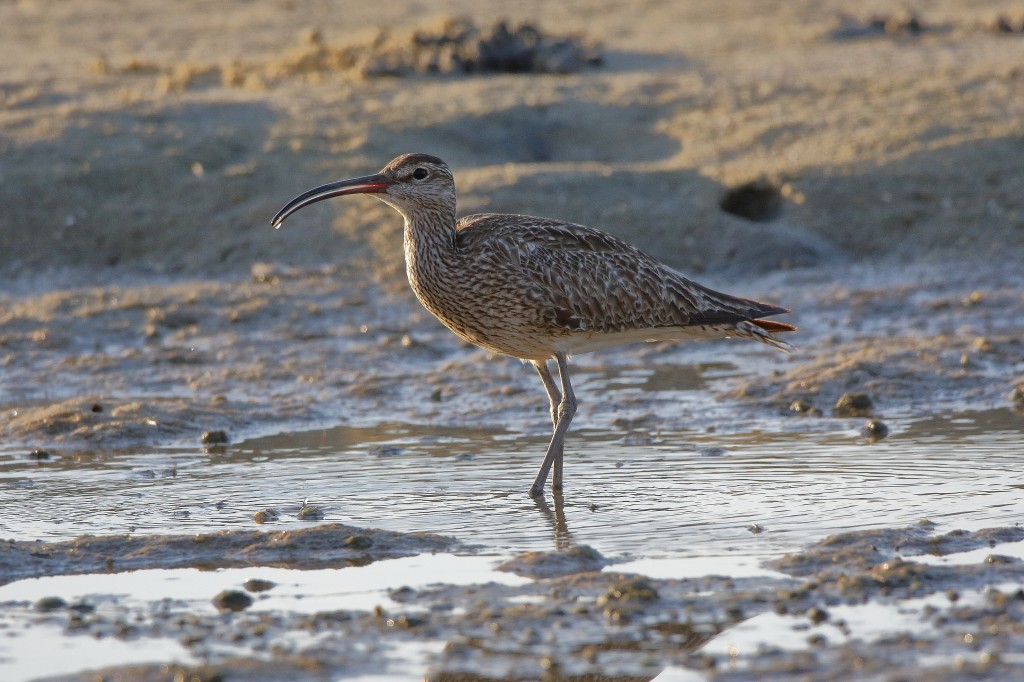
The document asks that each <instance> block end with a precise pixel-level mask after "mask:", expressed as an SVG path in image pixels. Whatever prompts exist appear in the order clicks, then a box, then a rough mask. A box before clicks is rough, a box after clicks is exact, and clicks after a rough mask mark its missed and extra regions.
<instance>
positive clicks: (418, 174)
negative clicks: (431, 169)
mask: <svg viewBox="0 0 1024 682" xmlns="http://www.w3.org/2000/svg"><path fill="white" fill-rule="evenodd" d="M412 177H414V178H415V179H417V180H422V179H423V178H425V177H427V169H426V168H417V169H416V170H414V171H413V172H412Z"/></svg>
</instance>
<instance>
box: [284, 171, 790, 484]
mask: <svg viewBox="0 0 1024 682" xmlns="http://www.w3.org/2000/svg"><path fill="white" fill-rule="evenodd" d="M345 194H372V195H373V196H374V197H376V198H378V199H380V200H381V201H383V202H384V203H386V204H388V205H389V206H391V207H392V208H394V209H395V210H397V211H398V212H399V213H401V214H402V216H403V217H404V218H405V263H406V272H407V274H408V276H409V284H410V285H412V290H413V292H414V293H415V294H416V298H417V299H419V301H420V303H422V304H423V306H424V307H425V308H426V309H427V310H429V311H430V312H431V313H433V314H434V315H435V316H436V317H437V318H438V319H439V320H440V321H441V322H442V323H444V325H445V326H446V327H448V328H449V329H451V330H452V331H453V332H455V333H456V334H457V335H458V336H460V337H461V338H463V339H465V340H466V341H469V342H470V343H473V344H476V345H477V346H480V347H482V348H485V349H487V350H489V351H492V352H494V353H499V354H502V355H509V356H512V357H515V358H520V359H522V360H524V361H528V362H530V363H532V364H533V366H534V367H535V368H536V369H537V373H538V374H539V375H540V379H541V382H543V384H544V389H545V390H546V391H547V394H548V401H549V403H550V410H551V422H552V424H553V426H554V431H553V433H552V435H551V441H550V443H549V444H548V447H547V452H546V453H545V456H544V462H543V463H542V464H541V467H540V471H539V472H538V473H537V478H536V480H535V481H534V483H533V486H532V487H531V488H530V494H531V495H534V496H537V495H542V494H543V492H544V483H545V481H546V480H547V477H548V472H549V471H551V469H552V466H553V467H554V470H553V472H552V474H551V488H552V490H561V488H562V452H563V448H564V442H565V434H566V432H567V431H568V430H569V424H570V422H572V418H573V415H574V414H576V396H575V394H574V393H573V390H572V384H571V382H570V381H569V356H571V355H574V354H578V353H589V352H591V351H594V350H598V349H601V348H608V347H611V346H618V345H621V344H626V343H634V342H638V341H664V340H679V339H705V338H724V337H730V336H736V337H744V338H748V339H754V340H755V341H761V342H762V343H766V344H768V345H769V346H773V347H775V348H778V349H779V350H789V349H790V348H791V346H790V345H789V344H788V343H786V342H785V341H783V340H782V339H779V338H777V337H776V336H774V335H773V333H774V332H788V331H793V330H795V329H796V327H794V326H792V325H789V324H785V323H782V322H772V321H768V320H763V319H760V318H762V317H766V316H770V315H778V314H780V313H787V312H789V310H787V309H786V308H780V307H779V306H774V305H769V304H766V303H759V302H757V301H752V300H749V299H745V298H737V297H734V296H729V295H727V294H722V293H719V292H717V291H712V290H711V289H708V288H707V287H704V286H701V285H700V284H697V283H696V282H693V281H691V280H689V279H687V278H686V277H684V276H683V275H681V274H679V273H678V272H676V271H675V270H673V269H671V268H669V267H668V266H667V265H664V264H663V263H661V262H659V261H658V260H656V259H655V258H653V257H651V256H649V255H647V254H646V253H644V252H642V251H640V250H639V249H636V248H634V247H633V246H630V245H629V244H627V243H626V242H624V241H622V240H620V239H617V238H616V237H613V236H611V235H609V234H605V233H604V232H600V231H598V230H595V229H592V228H589V227H584V226H583V225H576V224H573V223H566V222H562V221H560V220H551V219H549V218H535V217H532V216H525V215H503V214H495V213H482V214H478V215H470V216H466V217H464V218H460V219H459V220H456V219H455V179H454V177H453V176H452V172H451V170H450V169H449V168H448V165H447V164H446V163H445V162H444V161H442V160H441V159H439V158H437V157H435V156H430V155H428V154H405V155H403V156H399V157H398V158H396V159H394V160H393V161H391V163H389V164H388V165H387V166H385V167H384V169H383V170H381V171H380V172H379V173H377V174H375V175H367V176H364V177H360V178H354V179H352V180H341V181H339V182H332V183H329V184H326V185H322V186H320V187H316V188H315V189H311V190H309V191H308V192H305V193H303V194H300V195H299V196H297V197H295V198H294V199H293V200H292V201H290V202H289V203H288V204H287V205H286V206H285V207H284V208H282V209H281V211H280V212H279V213H278V214H277V215H276V216H274V220H273V225H274V227H280V226H281V223H283V222H284V220H285V218H287V217H288V216H290V215H291V214H292V213H295V212H296V211H298V210H299V209H300V208H302V207H304V206H308V205H310V204H312V203H314V202H317V201H321V200H323V199H328V198H331V197H337V196H342V195H345ZM549 360H553V361H554V362H555V364H556V366H557V367H558V377H559V382H558V384H556V383H555V380H554V378H553V376H552V374H551V371H550V369H549V368H548V361H549Z"/></svg>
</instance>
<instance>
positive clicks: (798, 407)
mask: <svg viewBox="0 0 1024 682" xmlns="http://www.w3.org/2000/svg"><path fill="white" fill-rule="evenodd" d="M789 411H790V412H796V413H797V414H800V415H804V416H806V417H820V416H821V410H819V409H818V408H817V407H815V406H814V403H812V402H811V401H809V400H804V399H803V398H797V399H796V400H794V401H793V402H791V403H790V404H789Z"/></svg>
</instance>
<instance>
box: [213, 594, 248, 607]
mask: <svg viewBox="0 0 1024 682" xmlns="http://www.w3.org/2000/svg"><path fill="white" fill-rule="evenodd" d="M213 605H214V606H216V607H217V609H218V610H220V611H243V610H245V609H247V608H249V607H250V606H252V597H250V596H249V595H247V594H246V593H245V592H242V591H241V590H224V591H223V592H221V593H220V594H218V595H217V596H216V597H214V598H213Z"/></svg>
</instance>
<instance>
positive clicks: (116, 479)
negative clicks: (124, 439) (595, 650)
mask: <svg viewBox="0 0 1024 682" xmlns="http://www.w3.org/2000/svg"><path fill="white" fill-rule="evenodd" d="M1014 419H1016V420H1017V421H1016V422H1014ZM1019 419H1020V418H1019V417H1015V415H1013V413H1010V412H1008V411H1007V412H1005V413H1004V412H1003V411H993V412H981V413H960V414H958V415H956V416H955V418H952V419H933V420H929V421H922V422H916V423H910V424H906V425H903V428H902V429H901V430H900V431H899V432H898V433H897V434H896V435H894V436H892V437H890V438H888V439H886V440H885V441H882V442H880V443H875V444H867V443H865V442H864V441H863V440H862V439H859V438H857V437H855V436H851V435H849V434H847V433H845V432H844V433H835V432H831V433H820V432H809V433H800V434H793V433H777V432H775V433H772V432H754V433H745V434H738V433H733V434H707V433H703V432H673V433H664V432H662V433H659V434H657V436H656V437H654V438H652V439H649V440H648V441H629V442H630V443H636V444H626V443H624V442H623V440H622V438H621V434H620V433H612V432H604V431H583V432H580V433H575V434H573V437H572V438H571V439H570V441H569V444H568V451H567V453H566V482H567V486H568V488H567V490H566V495H565V499H564V501H563V500H562V499H559V498H554V499H552V497H551V496H550V495H549V496H548V497H547V500H546V501H544V502H537V501H534V500H532V499H531V498H529V497H528V496H527V495H526V493H525V491H526V488H527V486H528V485H529V483H530V481H531V479H532V476H533V474H534V472H535V471H536V467H537V466H538V465H539V463H540V459H541V453H542V451H543V448H544V445H545V439H544V438H540V437H529V438H522V437H518V436H517V435H516V434H510V433H508V432H505V431H496V430H484V429H445V428H442V427H437V426H410V425H385V426H382V427H380V428H376V429H357V428H346V427H338V428H333V429H323V430H317V431H310V432H304V433H292V434H282V435H279V436H273V437H269V438H261V439H255V440H251V441H247V442H243V443H240V444H237V445H231V446H228V447H227V448H225V449H224V450H223V451H220V452H211V453H198V452H195V451H173V450H163V451H159V452H156V453H150V454H141V455H111V456H108V457H93V458H74V457H56V458H54V459H52V460H49V461H46V462H37V461H33V460H29V459H28V458H27V457H25V456H23V455H21V454H15V455H8V456H6V457H4V458H2V459H0V506H2V508H3V509H4V510H5V513H4V515H3V518H2V519H0V537H10V538H17V539H36V538H39V539H44V540H57V539H67V538H71V537H74V536H77V535H79V534H82V533H93V534H96V533H127V532H134V533H180V532H199V531H210V530H220V529H232V528H233V529H237V528H254V527H256V526H255V524H254V522H253V521H252V515H253V514H254V513H255V512H256V511H258V510H262V509H266V508H274V509H276V510H277V511H278V512H279V513H280V518H281V521H280V522H278V523H274V524H268V525H265V526H263V528H287V527H297V526H301V525H302V524H303V523H309V521H301V520H299V519H298V518H297V515H298V511H299V509H300V508H301V506H302V503H303V500H308V501H309V502H310V503H311V504H315V505H316V506H317V507H319V508H320V509H321V510H322V511H323V512H324V514H325V520H326V521H341V522H344V523H349V524H353V525H361V526H368V527H378V528H385V529H389V530H398V531H430V532H436V533H441V534H446V535H455V536H456V537H458V538H460V539H462V540H463V541H465V542H471V543H474V544H482V545H485V546H487V547H490V548H492V549H495V550H497V551H509V550H511V551H516V552H519V551H524V550H531V549H548V548H550V547H551V544H552V542H553V540H555V539H558V540H559V541H561V542H564V541H566V540H567V539H571V540H572V541H575V542H578V543H582V544H587V545H590V546H592V547H594V548H595V549H597V550H598V551H600V552H601V553H602V554H604V555H606V556H609V557H620V558H621V557H633V558H652V557H653V558H684V557H700V556H708V557H710V556H726V555H729V556H741V557H743V556H747V557H753V558H759V557H766V556H770V555H776V554H778V553H780V552H783V551H791V550H794V549H796V548H798V547H800V546H802V545H803V544H805V543H807V542H810V541H813V540H816V539H819V538H821V537H822V536H824V535H826V534H829V533H833V532H838V531H845V530H855V529H859V528H869V527H877V526H883V525H886V526H892V525H900V524H905V523H912V522H914V521H917V520H919V519H921V518H929V519H931V520H932V521H935V522H938V523H942V522H948V523H950V524H953V525H955V526H957V527H964V528H969V529H970V528H978V527H982V526H992V525H1001V524H1007V523H1012V522H1015V521H1017V520H1018V519H1019V518H1020V515H1021V512H1024V502H1022V501H1021V500H1020V496H1019V486H1020V485H1021V482H1020V478H1019V476H1018V475H1017V474H1016V473H1015V471H1016V468H1017V465H1018V464H1019V461H1018V459H1019V451H1018V449H1019V433H1020V432H1019ZM708 448H716V449H718V451H723V450H724V452H721V454H720V456H716V457H707V456H704V455H702V454H701V452H702V451H706V450H707V449H708ZM381 453H387V454H386V456H385V455H384V454H381ZM752 524H756V525H757V527H758V528H759V529H763V532H758V533H752V532H750V530H749V528H750V527H751V526H752Z"/></svg>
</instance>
